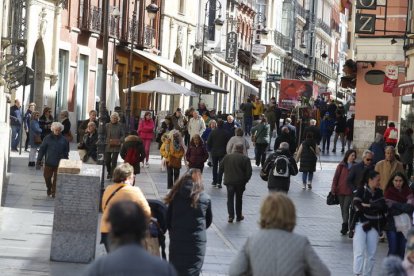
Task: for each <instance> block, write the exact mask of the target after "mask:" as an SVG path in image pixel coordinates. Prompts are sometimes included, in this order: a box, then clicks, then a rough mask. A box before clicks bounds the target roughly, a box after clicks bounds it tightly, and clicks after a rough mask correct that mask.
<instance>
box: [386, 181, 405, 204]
mask: <svg viewBox="0 0 414 276" xmlns="http://www.w3.org/2000/svg"><path fill="white" fill-rule="evenodd" d="M410 193H411V190H410V188H409V187H408V186H407V185H403V186H402V188H401V190H398V189H397V188H395V187H394V185H391V186H389V187H388V188H387V189H386V190H385V193H384V197H385V198H386V199H390V200H393V201H397V202H400V203H406V202H407V197H408V196H409V195H410Z"/></svg>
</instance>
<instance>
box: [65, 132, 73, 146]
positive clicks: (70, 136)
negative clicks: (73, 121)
mask: <svg viewBox="0 0 414 276" xmlns="http://www.w3.org/2000/svg"><path fill="white" fill-rule="evenodd" d="M65 138H66V140H68V142H69V143H70V142H72V141H73V135H72V132H71V131H70V130H69V132H68V133H66V134H65Z"/></svg>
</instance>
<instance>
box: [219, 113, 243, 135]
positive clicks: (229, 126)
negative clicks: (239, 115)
mask: <svg viewBox="0 0 414 276" xmlns="http://www.w3.org/2000/svg"><path fill="white" fill-rule="evenodd" d="M238 127H240V124H239V123H238V122H236V120H234V117H233V116H232V115H228V116H227V122H225V123H224V125H223V128H224V129H225V130H226V131H227V132H228V133H229V135H230V137H233V136H234V135H236V133H235V130H236V128H238Z"/></svg>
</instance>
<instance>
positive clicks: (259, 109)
mask: <svg viewBox="0 0 414 276" xmlns="http://www.w3.org/2000/svg"><path fill="white" fill-rule="evenodd" d="M253 106H254V109H253V116H255V117H257V116H260V115H262V114H263V112H264V106H263V104H262V103H261V102H255V103H253Z"/></svg>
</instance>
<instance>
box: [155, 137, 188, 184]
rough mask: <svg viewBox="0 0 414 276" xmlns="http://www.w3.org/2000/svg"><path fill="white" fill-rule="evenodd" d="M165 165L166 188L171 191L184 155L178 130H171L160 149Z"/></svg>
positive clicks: (182, 142)
mask: <svg viewBox="0 0 414 276" xmlns="http://www.w3.org/2000/svg"><path fill="white" fill-rule="evenodd" d="M160 153H161V156H162V157H164V158H165V160H166V163H167V179H168V182H167V188H168V189H171V188H172V187H173V184H174V182H175V181H177V179H178V177H179V176H180V169H181V161H182V158H183V156H184V153H185V146H184V141H183V138H182V137H181V134H180V132H179V131H178V130H171V131H170V133H169V135H168V138H166V139H165V141H164V143H163V144H162V146H161V149H160Z"/></svg>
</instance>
